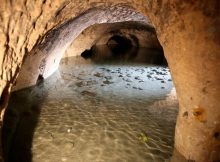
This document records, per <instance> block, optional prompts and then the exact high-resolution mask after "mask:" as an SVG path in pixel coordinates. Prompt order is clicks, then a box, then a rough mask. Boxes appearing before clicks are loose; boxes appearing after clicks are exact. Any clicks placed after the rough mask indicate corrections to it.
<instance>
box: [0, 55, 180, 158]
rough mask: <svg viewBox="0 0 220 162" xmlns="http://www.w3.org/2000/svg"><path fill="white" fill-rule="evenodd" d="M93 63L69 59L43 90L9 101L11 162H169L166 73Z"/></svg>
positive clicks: (6, 135) (6, 138)
mask: <svg viewBox="0 0 220 162" xmlns="http://www.w3.org/2000/svg"><path fill="white" fill-rule="evenodd" d="M88 62H89V61H84V60H83V59H81V58H79V57H77V58H68V59H65V60H63V61H62V63H61V65H60V69H59V71H57V72H56V74H54V75H53V76H51V77H50V78H48V79H47V80H45V81H44V82H43V83H38V85H37V86H34V87H31V88H27V89H24V90H20V91H17V92H14V93H13V94H12V96H11V99H10V103H9V106H8V109H7V112H6V115H5V119H4V128H3V148H4V153H5V156H6V157H8V158H7V160H8V161H13V162H18V161H19V162H28V161H33V162H62V161H63V162H166V161H169V160H170V158H171V156H172V152H173V144H174V129H175V119H176V115H177V107H178V103H177V99H176V95H175V89H174V88H173V83H172V80H171V77H170V73H169V70H168V69H167V68H164V67H158V66H151V65H140V64H139V65H134V64H130V65H120V64H117V65H113V64H109V65H103V64H93V63H92V62H89V63H88ZM7 155H10V156H7Z"/></svg>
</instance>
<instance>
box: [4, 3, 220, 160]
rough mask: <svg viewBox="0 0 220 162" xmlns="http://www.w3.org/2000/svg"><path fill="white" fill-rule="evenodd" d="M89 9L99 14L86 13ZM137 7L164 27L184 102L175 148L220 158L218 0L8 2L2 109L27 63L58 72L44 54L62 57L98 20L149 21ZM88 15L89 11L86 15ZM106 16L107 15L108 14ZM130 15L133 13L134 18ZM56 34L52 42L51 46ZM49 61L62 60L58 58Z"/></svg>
mask: <svg viewBox="0 0 220 162" xmlns="http://www.w3.org/2000/svg"><path fill="white" fill-rule="evenodd" d="M116 4H126V6H131V7H132V8H134V9H133V10H132V9H128V8H126V7H115V5H116ZM117 8H119V9H117ZM88 9H90V11H93V12H85V11H87V10H88ZM103 9H104V10H103ZM135 10H136V11H139V12H141V13H143V14H144V15H146V16H147V17H148V18H149V20H150V22H151V23H152V24H153V25H154V27H155V28H156V31H157V35H158V38H159V40H160V43H161V45H162V46H163V49H164V51H165V55H166V58H167V60H168V64H169V67H170V69H171V73H172V77H173V80H174V84H175V87H176V90H177V95H178V99H179V104H180V110H179V116H178V119H177V126H176V135H175V147H176V148H177V150H178V151H179V152H180V153H181V154H183V155H184V156H185V157H186V158H187V159H191V160H196V161H199V162H207V161H210V162H211V161H218V160H220V136H219V133H220V106H219V105H220V100H219V98H220V84H219V83H220V71H219V67H220V52H219V51H220V28H219V26H220V1H218V0H200V1H193V0H188V1H183V0H155V1H154V0H148V1H145V0H143V1H141V0H140V1H137V0H126V1H125V0H123V1H122V0H117V1H115V0H108V1H104V0H88V1H86V0H83V1H80V0H75V1H69V0H53V1H52V0H43V1H40V0H34V1H33V0H16V1H14V0H10V1H8V0H1V6H0V19H1V21H0V37H1V41H0V64H1V68H0V70H1V71H0V94H1V100H0V107H1V112H3V109H4V108H5V107H6V105H7V100H8V96H9V94H10V91H11V87H12V85H13V84H14V83H15V82H16V78H17V76H18V74H19V71H20V69H21V67H22V66H23V63H24V65H25V63H26V62H27V63H26V64H28V62H29V61H30V62H33V64H32V66H29V67H30V68H33V69H37V71H39V72H38V73H40V72H41V71H40V69H39V68H40V67H43V69H44V70H45V69H47V68H48V74H51V73H52V72H53V71H50V70H49V69H50V67H45V61H44V60H42V58H43V57H45V55H48V51H51V52H49V54H51V53H53V54H54V56H55V54H56V53H57V54H58V53H60V52H64V51H62V50H65V49H66V47H67V45H69V44H70V43H71V41H72V40H73V39H74V38H75V37H76V36H77V35H78V34H79V33H80V32H81V31H82V30H84V29H85V28H86V27H88V26H90V25H93V24H94V23H95V22H94V21H96V22H100V23H104V22H108V21H110V20H112V22H115V20H117V21H126V20H133V19H134V18H135V19H137V18H138V20H140V21H143V20H145V21H146V19H143V18H144V17H143V16H141V14H139V13H138V12H135ZM83 12H85V13H83ZM82 13H83V15H84V17H81V18H82V19H79V15H82ZM103 14H104V15H106V16H104V19H100V18H99V17H103ZM128 15H130V16H131V17H130V18H129V19H127V17H128ZM77 16H78V17H77ZM90 16H93V18H91V17H90ZM86 17H87V19H86ZM72 20H74V21H72ZM75 20H76V21H75ZM71 22H74V23H71ZM63 24H65V25H64V26H63ZM80 24H81V25H80ZM82 24H83V25H82ZM67 26H69V28H65V29H64V30H62V32H61V30H57V29H58V28H62V27H67ZM70 28H77V29H78V30H75V31H77V32H76V33H72V32H70V33H69V31H72V30H69V29H70ZM69 34H70V35H69ZM58 38H59V39H58ZM63 38H65V39H64V40H63ZM48 40H51V41H49V42H51V43H50V44H48ZM44 42H46V44H45V43H44ZM60 43H61V44H60ZM62 43H65V45H66V46H65V48H62V50H61V51H60V50H57V48H55V47H59V46H60V45H62ZM54 48H55V49H54ZM31 55H33V56H35V55H40V56H41V57H40V58H41V59H39V60H38V61H36V60H35V59H36V58H35V57H28V56H31ZM51 56H53V55H51ZM25 58H26V59H25ZM37 58H38V57H37ZM24 59H25V62H24ZM27 60H28V61H27ZM48 60H51V61H54V57H51V59H48ZM35 61H36V62H37V63H36V64H35V63H34V62H35ZM55 62H56V61H55ZM48 63H49V62H48ZM39 65H40V67H39ZM56 65H58V62H57V63H56ZM55 67H56V66H55ZM46 71H47V70H46ZM21 74H22V73H21ZM23 79H24V78H23ZM2 114H3V113H2Z"/></svg>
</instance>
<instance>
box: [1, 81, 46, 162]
mask: <svg viewBox="0 0 220 162" xmlns="http://www.w3.org/2000/svg"><path fill="white" fill-rule="evenodd" d="M42 89H44V91H42ZM27 94H28V95H27ZM46 96H47V91H46V90H45V88H44V85H43V83H39V85H38V86H35V87H33V88H28V89H23V90H20V91H17V92H16V93H12V95H11V98H10V101H9V105H8V108H7V110H6V112H5V116H4V121H3V122H4V123H5V124H4V125H3V129H2V141H3V142H2V146H3V155H4V159H5V162H31V161H32V151H31V148H32V142H33V135H34V131H35V128H36V125H37V123H38V119H39V115H40V112H41V108H42V105H41V103H43V101H44V99H45V97H46Z"/></svg>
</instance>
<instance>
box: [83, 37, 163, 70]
mask: <svg viewBox="0 0 220 162" xmlns="http://www.w3.org/2000/svg"><path fill="white" fill-rule="evenodd" d="M81 56H82V57H83V58H85V59H91V60H92V61H93V62H95V63H103V62H105V63H106V61H107V60H108V62H109V63H115V62H117V63H145V64H155V65H165V66H167V61H166V58H165V57H164V52H163V49H162V47H160V48H159V47H158V48H146V47H139V41H138V39H137V38H136V37H132V40H130V39H129V38H126V37H124V36H120V35H114V36H112V37H111V38H110V39H109V40H108V42H107V44H103V45H93V46H92V47H91V49H90V50H85V51H84V52H83V53H82V54H81Z"/></svg>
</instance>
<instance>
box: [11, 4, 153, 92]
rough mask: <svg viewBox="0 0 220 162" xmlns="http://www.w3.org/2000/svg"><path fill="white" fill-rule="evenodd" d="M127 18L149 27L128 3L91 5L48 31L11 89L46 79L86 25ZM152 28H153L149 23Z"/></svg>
mask: <svg viewBox="0 0 220 162" xmlns="http://www.w3.org/2000/svg"><path fill="white" fill-rule="evenodd" d="M128 21H136V22H140V23H144V24H147V25H148V26H150V25H149V22H148V20H147V18H146V17H145V16H144V15H143V14H141V13H139V12H137V11H135V10H134V9H133V8H131V7H129V6H126V5H116V6H111V7H105V8H103V7H100V8H91V9H89V10H87V11H85V12H84V13H82V14H80V15H79V16H77V17H75V18H72V19H70V20H68V21H66V22H65V23H63V24H61V25H59V26H57V27H55V28H53V29H51V30H49V31H48V32H47V33H46V34H45V36H44V37H43V38H42V39H41V41H39V42H38V43H37V44H36V45H35V47H34V48H33V50H32V51H31V54H30V55H29V56H28V57H27V58H26V59H25V61H24V65H23V66H22V69H21V72H20V74H19V77H18V79H17V82H16V85H15V88H14V90H16V89H20V88H23V87H26V86H30V85H34V84H35V83H36V80H37V78H38V76H39V75H40V76H41V77H43V78H47V77H48V76H50V75H51V74H52V73H53V72H54V71H56V70H57V68H58V66H59V62H60V59H61V58H62V56H63V54H64V52H65V50H66V49H67V47H68V46H69V45H70V44H71V42H72V41H73V40H74V39H75V38H76V37H77V36H78V35H79V34H80V33H81V32H82V31H83V30H84V29H86V28H87V27H89V26H91V25H94V24H102V23H115V22H128ZM151 28H153V27H152V26H151ZM30 62H31V65H30ZM24 78H25V79H24Z"/></svg>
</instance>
